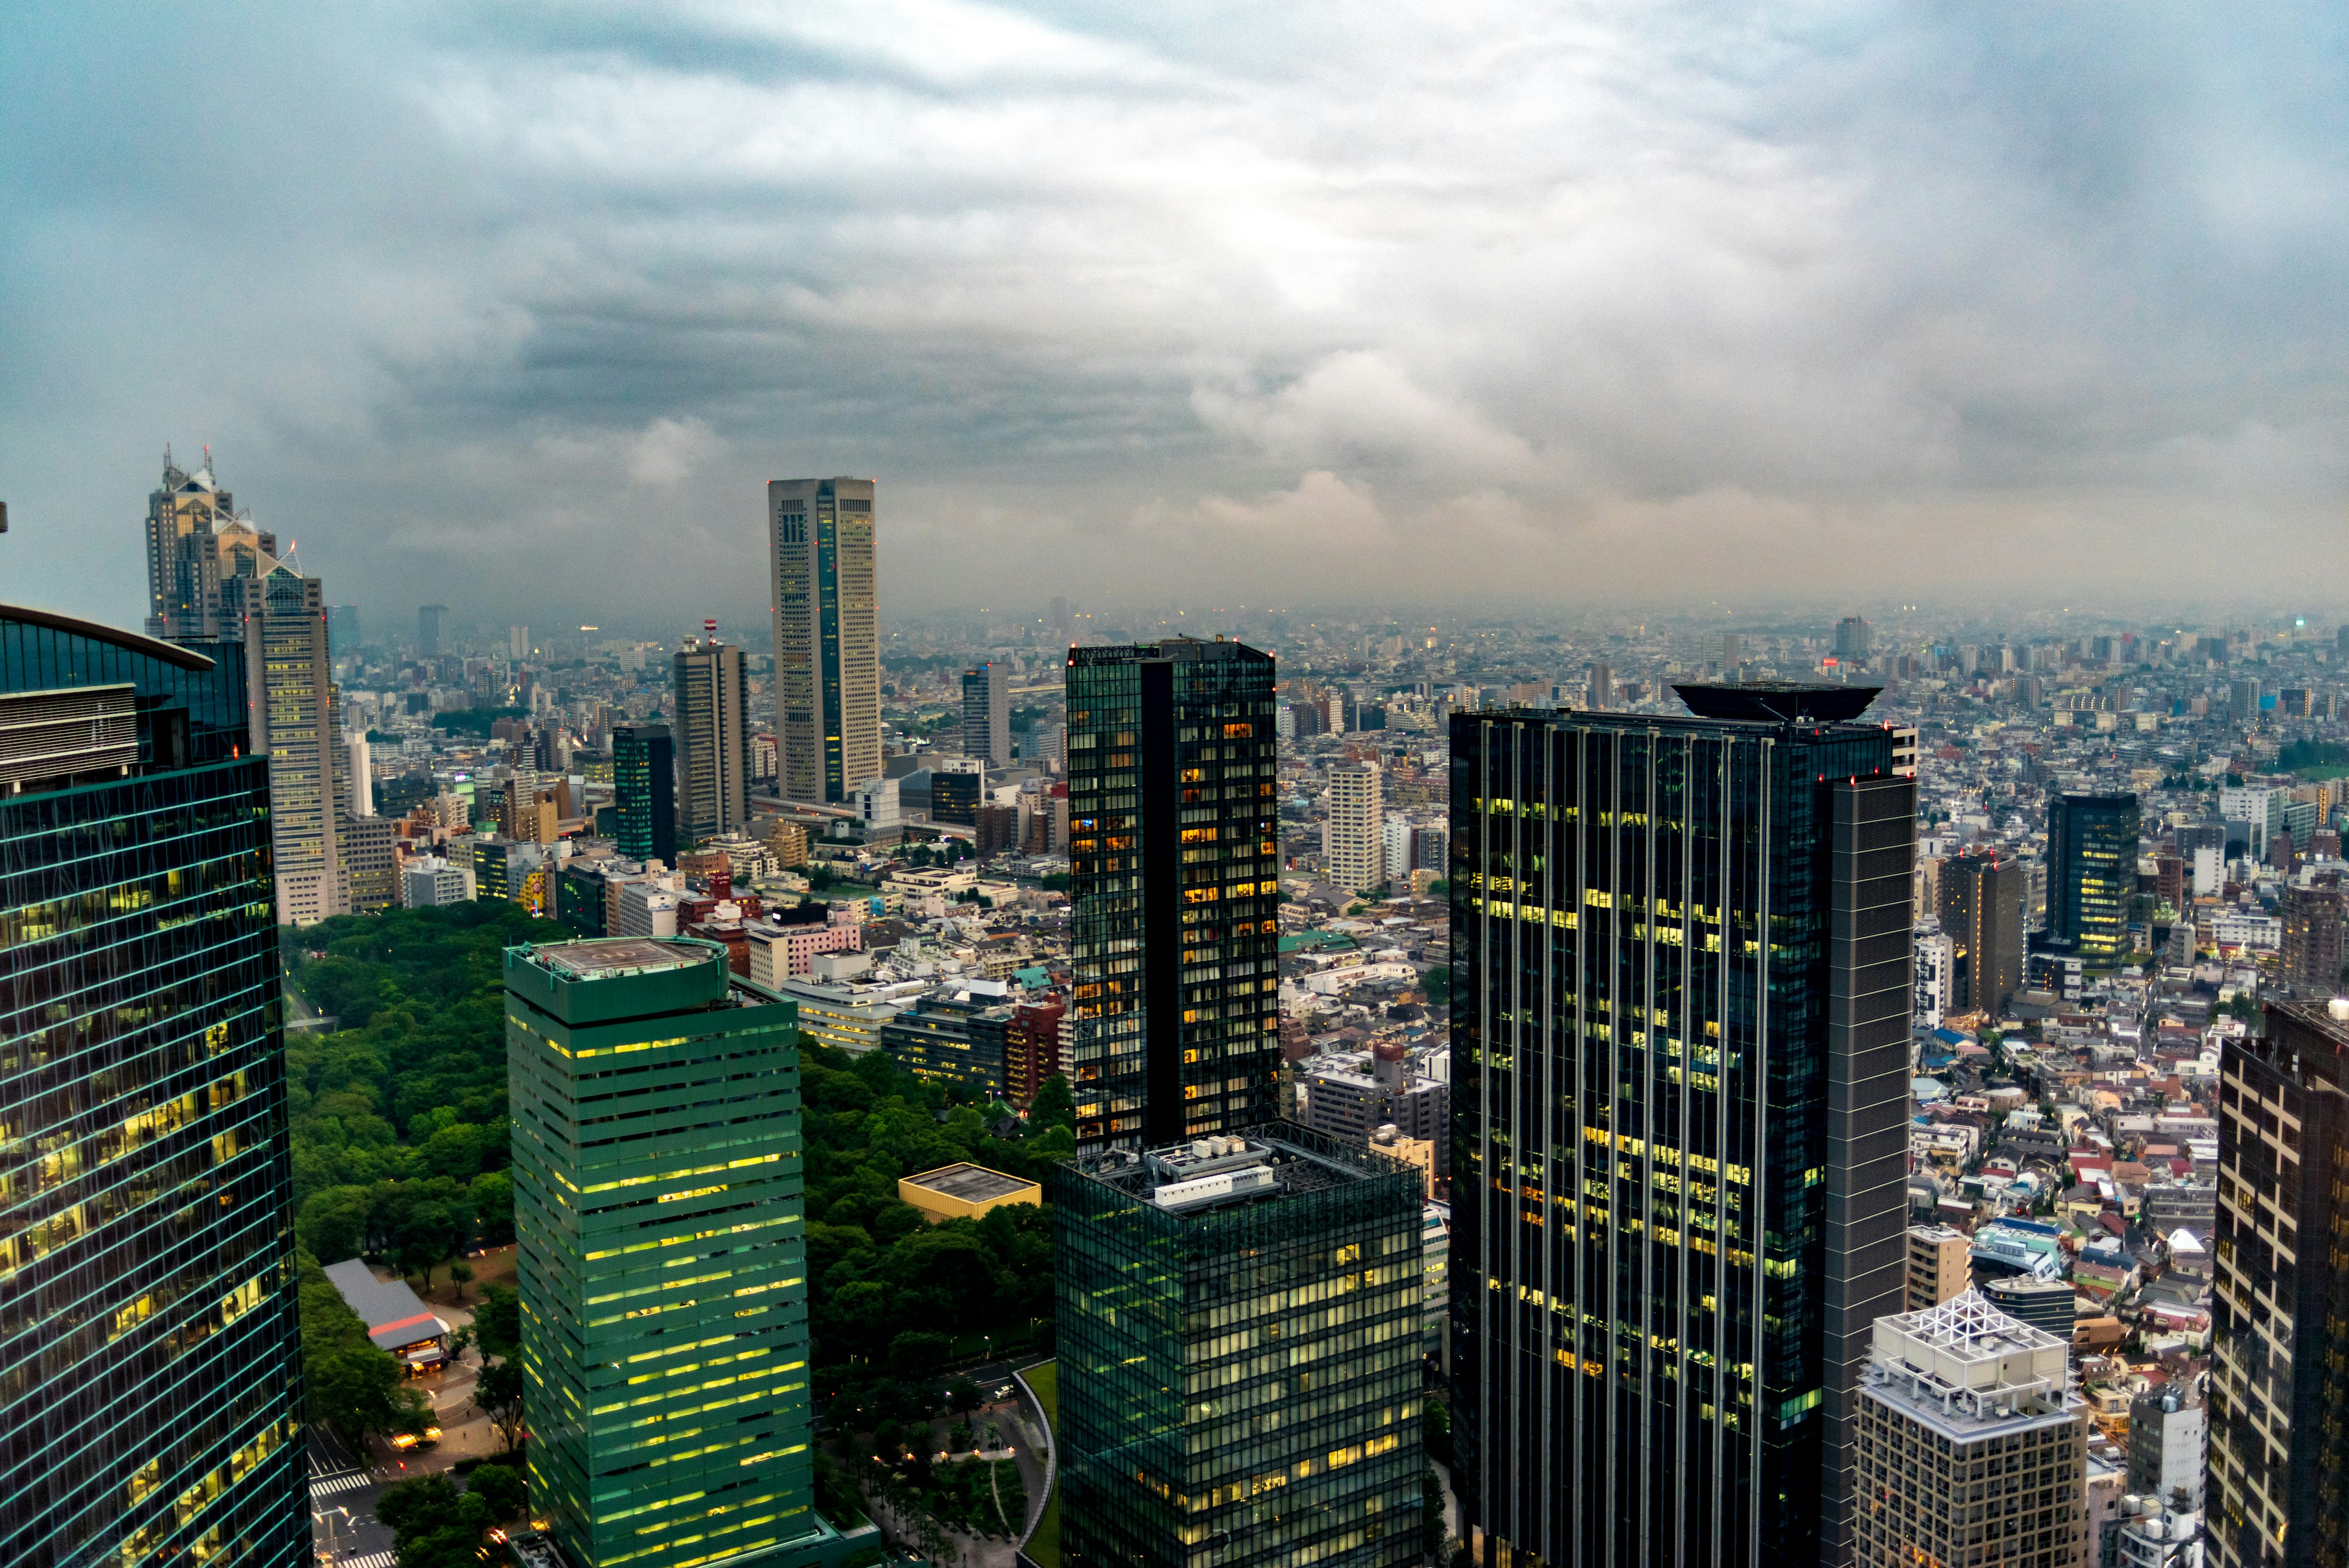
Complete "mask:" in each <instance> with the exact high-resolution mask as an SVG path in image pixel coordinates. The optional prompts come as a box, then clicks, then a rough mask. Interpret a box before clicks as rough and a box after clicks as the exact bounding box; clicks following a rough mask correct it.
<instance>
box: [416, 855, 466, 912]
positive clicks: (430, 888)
mask: <svg viewBox="0 0 2349 1568" xmlns="http://www.w3.org/2000/svg"><path fill="white" fill-rule="evenodd" d="M472 901H473V868H472V867H471V866H469V865H466V864H464V863H462V862H460V861H454V860H450V859H446V858H444V857H441V856H438V855H419V856H417V857H414V858H412V859H410V860H409V862H408V863H407V864H406V865H404V866H402V867H400V868H399V902H400V907H401V908H403V909H443V908H446V907H447V906H448V905H450V904H470V903H471V902H472Z"/></svg>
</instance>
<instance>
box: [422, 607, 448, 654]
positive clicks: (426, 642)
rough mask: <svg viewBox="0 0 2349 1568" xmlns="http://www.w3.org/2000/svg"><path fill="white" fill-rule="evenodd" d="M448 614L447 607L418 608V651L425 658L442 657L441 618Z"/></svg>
mask: <svg viewBox="0 0 2349 1568" xmlns="http://www.w3.org/2000/svg"><path fill="white" fill-rule="evenodd" d="M448 613H449V607H448V606H447V605H419V606H417V607H416V651H417V652H418V653H419V654H421V655H422V656H423V657H424V658H426V659H437V658H439V657H440V618H441V617H442V616H444V615H447V614H448Z"/></svg>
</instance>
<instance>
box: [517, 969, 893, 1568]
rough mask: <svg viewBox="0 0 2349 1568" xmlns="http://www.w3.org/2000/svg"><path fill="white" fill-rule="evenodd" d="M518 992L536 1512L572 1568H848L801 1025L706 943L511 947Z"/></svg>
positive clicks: (527, 1377)
mask: <svg viewBox="0 0 2349 1568" xmlns="http://www.w3.org/2000/svg"><path fill="white" fill-rule="evenodd" d="M505 981H506V1036H507V1063H508V1068H507V1073H508V1076H509V1078H510V1080H511V1085H510V1092H511V1096H512V1106H513V1178H514V1235H515V1240H516V1241H517V1243H518V1251H519V1259H518V1262H517V1283H518V1285H519V1286H520V1289H521V1293H522V1342H523V1343H522V1366H523V1380H524V1387H525V1389H526V1398H527V1400H528V1403H529V1407H530V1409H531V1411H532V1427H533V1431H534V1434H535V1438H536V1440H535V1441H533V1443H532V1444H531V1446H530V1490H531V1501H532V1505H533V1508H534V1509H535V1510H536V1511H538V1512H539V1513H540V1514H542V1515H543V1517H545V1518H546V1519H547V1520H548V1521H549V1525H550V1532H551V1533H552V1534H553V1536H554V1540H555V1542H556V1544H557V1545H559V1546H560V1547H561V1548H562V1550H563V1552H564V1556H565V1557H567V1558H568V1559H569V1560H570V1561H571V1563H573V1564H574V1568H616V1565H617V1564H620V1563H627V1564H630V1565H631V1568H684V1565H685V1564H688V1563H710V1562H716V1561H720V1560H725V1559H729V1558H733V1557H737V1556H750V1555H753V1554H755V1555H756V1557H757V1561H758V1562H759V1563H761V1568H766V1565H768V1564H772V1565H773V1568H796V1565H798V1564H802V1563H836V1562H837V1561H838V1560H839V1559H840V1558H841V1557H842V1556H843V1555H845V1554H846V1552H847V1551H848V1550H849V1548H850V1544H851V1543H849V1542H844V1541H843V1539H842V1538H841V1536H840V1535H839V1534H838V1533H837V1532H834V1531H833V1529H832V1527H831V1526H830V1525H828V1524H826V1523H825V1522H824V1521H823V1519H822V1518H821V1517H820V1516H819V1515H818V1514H817V1512H816V1511H815V1480H814V1461H813V1457H812V1453H811V1451H810V1447H809V1443H810V1425H811V1418H810V1412H809V1403H808V1370H807V1365H808V1318H807V1245H806V1241H805V1240H804V1233H805V1230H806V1224H807V1206H806V1196H805V1186H804V1178H803V1174H802V1168H801V1137H800V1085H799V1044H798V1042H799V1032H798V1012H797V1009H796V1008H795V1007H794V1006H793V1005H792V1003H791V1002H787V1001H785V1000H783V999H782V998H781V997H778V996H776V995H774V994H773V993H771V992H765V991H761V990H760V989H759V988H758V987H755V986H753V985H750V983H749V982H747V981H742V980H740V979H737V978H736V977H735V976H733V975H732V974H731V973H730V972H729V971H728V969H727V962H726V950H725V948H724V947H723V946H721V945H719V944H718V943H715V942H703V941H694V940H676V939H670V940H657V939H653V938H648V937H617V938H608V939H605V940H593V941H581V942H569V943H564V944H560V945H554V946H545V947H535V948H532V947H520V948H510V949H508V950H506V957H505ZM696 1364H698V1375H697V1366H696ZM867 1540H868V1541H869V1540H870V1536H869V1535H868V1536H867ZM857 1544H863V1542H858V1543H857Z"/></svg>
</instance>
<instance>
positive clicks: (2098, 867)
mask: <svg viewBox="0 0 2349 1568" xmlns="http://www.w3.org/2000/svg"><path fill="white" fill-rule="evenodd" d="M2136 894H2137V796H2135V795H2133V794H2064V795H2057V796H2056V797H2055V799H2054V801H2053V802H2051V803H2050V804H2049V806H2048V811H2047V943H2048V946H2049V947H2050V948H2052V949H2053V950H2055V951H2057V952H2065V953H2077V954H2079V955H2080V957H2081V958H2083V959H2084V960H2085V961H2087V962H2089V963H2091V964H2096V965H2110V964H2116V963H2118V962H2119V961H2120V960H2121V958H2122V957H2123V955H2124V954H2126V953H2127V950H2128V945H2129V940H2128V916H2129V900H2130V899H2131V898H2134V897H2135V896H2136Z"/></svg>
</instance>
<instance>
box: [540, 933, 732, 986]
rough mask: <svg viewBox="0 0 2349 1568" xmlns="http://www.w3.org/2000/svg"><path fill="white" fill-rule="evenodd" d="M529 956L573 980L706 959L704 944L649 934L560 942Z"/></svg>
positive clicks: (654, 970) (610, 976) (686, 964)
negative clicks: (684, 944) (681, 943)
mask: <svg viewBox="0 0 2349 1568" xmlns="http://www.w3.org/2000/svg"><path fill="white" fill-rule="evenodd" d="M531 953H532V956H533V957H534V958H535V959H537V960H538V961H540V962H541V963H543V964H544V965H546V967H547V968H549V969H551V970H554V971H556V972H557V973H559V974H564V975H567V976H569V977H570V978H572V979H574V980H612V979H616V978H618V977H620V976H623V975H632V974H657V973H659V972H661V971H664V970H672V969H685V968H688V967H690V966H691V965H694V964H698V963H708V962H709V949H707V948H705V947H680V946H678V945H677V944H675V943H673V942H664V941H659V940H655V939H653V938H650V937H614V938H610V939H608V940H602V941H592V942H562V943H557V944H554V945H552V946H547V947H539V948H533V949H532V950H531Z"/></svg>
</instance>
